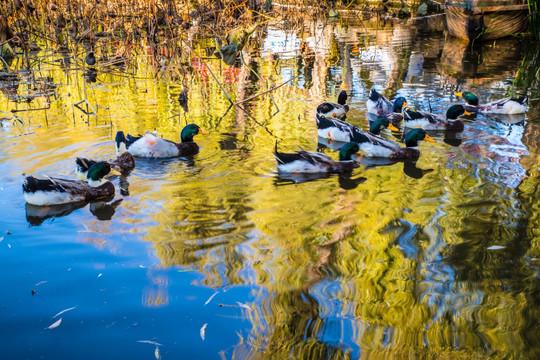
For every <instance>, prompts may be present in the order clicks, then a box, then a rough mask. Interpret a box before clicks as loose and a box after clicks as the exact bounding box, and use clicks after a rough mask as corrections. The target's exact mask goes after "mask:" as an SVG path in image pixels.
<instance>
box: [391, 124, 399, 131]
mask: <svg viewBox="0 0 540 360" xmlns="http://www.w3.org/2000/svg"><path fill="white" fill-rule="evenodd" d="M388 128H389V129H390V130H392V131H399V129H398V128H397V127H395V126H394V125H392V124H390V125H388Z"/></svg>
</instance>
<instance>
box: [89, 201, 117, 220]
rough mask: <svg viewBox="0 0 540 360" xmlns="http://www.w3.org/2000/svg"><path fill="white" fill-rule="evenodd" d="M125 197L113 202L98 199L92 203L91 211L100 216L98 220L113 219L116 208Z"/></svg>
mask: <svg viewBox="0 0 540 360" xmlns="http://www.w3.org/2000/svg"><path fill="white" fill-rule="evenodd" d="M122 200H123V199H118V200H115V201H113V202H112V203H110V204H109V203H107V202H106V201H96V202H92V203H90V212H91V213H92V214H94V216H95V217H97V218H98V220H111V219H112V217H113V215H114V213H115V212H116V208H117V207H118V205H120V203H121V202H122Z"/></svg>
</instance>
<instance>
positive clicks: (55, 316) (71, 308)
mask: <svg viewBox="0 0 540 360" xmlns="http://www.w3.org/2000/svg"><path fill="white" fill-rule="evenodd" d="M75 308H76V306H74V307H70V308H68V309H65V310H62V311H60V312H59V313H58V314H56V315H54V316H53V319H55V318H57V317H58V316H59V315H62V314H63V313H65V312H68V311H70V310H73V309H75Z"/></svg>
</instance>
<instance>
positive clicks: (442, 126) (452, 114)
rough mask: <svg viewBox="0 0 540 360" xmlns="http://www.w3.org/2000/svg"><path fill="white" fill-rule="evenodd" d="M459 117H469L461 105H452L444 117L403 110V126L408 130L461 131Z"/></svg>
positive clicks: (461, 123) (462, 126)
mask: <svg viewBox="0 0 540 360" xmlns="http://www.w3.org/2000/svg"><path fill="white" fill-rule="evenodd" d="M461 115H471V113H469V112H468V111H467V110H465V107H464V106H463V105H452V106H450V107H449V108H448V110H447V111H446V117H443V116H441V115H436V114H432V113H429V112H427V111H412V110H405V111H404V112H403V119H404V121H403V124H404V125H405V127H408V128H422V129H424V130H452V131H463V129H464V127H465V126H464V124H463V121H461V120H458V117H459V116H461Z"/></svg>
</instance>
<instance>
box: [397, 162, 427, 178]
mask: <svg viewBox="0 0 540 360" xmlns="http://www.w3.org/2000/svg"><path fill="white" fill-rule="evenodd" d="M432 171H433V169H420V168H418V167H416V161H415V160H411V159H407V160H404V161H403V172H404V173H405V174H406V175H407V176H410V177H412V178H413V179H421V178H422V177H423V176H424V175H426V174H429V173H430V172H432Z"/></svg>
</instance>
